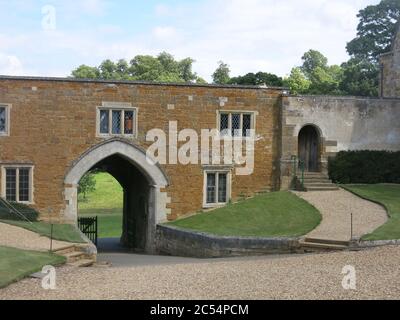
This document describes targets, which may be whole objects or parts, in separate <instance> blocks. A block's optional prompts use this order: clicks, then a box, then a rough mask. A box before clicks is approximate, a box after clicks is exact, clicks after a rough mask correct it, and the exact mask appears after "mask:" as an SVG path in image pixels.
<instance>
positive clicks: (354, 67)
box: [340, 58, 379, 97]
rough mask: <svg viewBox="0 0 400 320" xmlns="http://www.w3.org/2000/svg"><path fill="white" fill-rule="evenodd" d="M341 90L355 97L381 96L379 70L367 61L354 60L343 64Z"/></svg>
mask: <svg viewBox="0 0 400 320" xmlns="http://www.w3.org/2000/svg"><path fill="white" fill-rule="evenodd" d="M342 69H343V79H342V82H341V84H340V89H341V90H342V91H343V92H344V93H346V94H348V95H353V96H367V97H374V96H378V94H379V89H378V87H379V68H378V67H377V65H376V64H374V63H371V62H370V61H368V60H366V59H357V58H352V59H350V60H349V61H348V62H345V63H343V64H342Z"/></svg>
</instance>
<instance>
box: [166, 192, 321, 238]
mask: <svg viewBox="0 0 400 320" xmlns="http://www.w3.org/2000/svg"><path fill="white" fill-rule="evenodd" d="M321 220H322V216H321V214H320V213H319V212H318V210H317V209H316V208H314V207H313V206H312V205H310V204H309V203H308V202H306V201H304V200H303V199H300V198H299V197H297V196H296V195H294V194H293V193H291V192H274V193H270V194H266V195H261V196H257V197H255V198H252V199H249V200H245V201H243V202H239V203H236V204H230V205H228V206H226V207H223V208H220V209H216V210H214V211H211V212H208V213H201V214H198V215H195V216H192V217H189V218H186V219H182V220H178V221H174V222H171V223H169V224H167V225H171V226H175V227H179V228H183V229H189V230H194V231H200V232H206V233H209V234H214V235H219V236H242V237H271V238H277V237H297V236H302V235H305V234H307V233H309V232H310V231H312V230H314V229H315V228H316V227H317V226H318V225H319V224H320V223H321Z"/></svg>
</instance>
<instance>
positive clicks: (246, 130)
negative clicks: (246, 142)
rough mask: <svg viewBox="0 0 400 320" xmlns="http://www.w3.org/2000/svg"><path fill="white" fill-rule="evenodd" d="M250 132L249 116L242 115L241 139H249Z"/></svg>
mask: <svg viewBox="0 0 400 320" xmlns="http://www.w3.org/2000/svg"><path fill="white" fill-rule="evenodd" d="M250 130H251V115H250V114H244V115H243V137H250Z"/></svg>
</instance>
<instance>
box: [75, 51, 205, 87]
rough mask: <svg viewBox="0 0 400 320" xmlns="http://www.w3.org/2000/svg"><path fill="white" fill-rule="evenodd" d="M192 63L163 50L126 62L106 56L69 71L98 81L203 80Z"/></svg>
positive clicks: (76, 75) (202, 81) (189, 59)
mask: <svg viewBox="0 0 400 320" xmlns="http://www.w3.org/2000/svg"><path fill="white" fill-rule="evenodd" d="M194 62H195V61H194V60H193V59H192V58H186V59H183V60H180V61H177V60H175V58H174V57H173V56H172V55H171V54H169V53H166V52H162V53H160V54H159V55H158V56H157V57H153V56H149V55H138V56H136V57H134V58H133V59H132V60H131V61H130V62H129V63H128V61H126V60H124V59H121V60H119V61H117V62H113V61H111V60H109V59H108V60H104V61H103V62H102V63H101V64H100V65H99V66H98V67H90V66H86V65H81V66H80V67H78V68H77V69H75V70H73V71H72V76H73V77H74V78H85V79H101V80H132V81H158V82H198V83H204V82H205V81H204V79H202V78H200V77H198V75H197V74H196V73H195V72H193V63H194Z"/></svg>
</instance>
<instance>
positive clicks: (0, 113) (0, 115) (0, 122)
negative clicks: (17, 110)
mask: <svg viewBox="0 0 400 320" xmlns="http://www.w3.org/2000/svg"><path fill="white" fill-rule="evenodd" d="M9 132H10V105H8V104H1V103H0V136H8V135H9Z"/></svg>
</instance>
